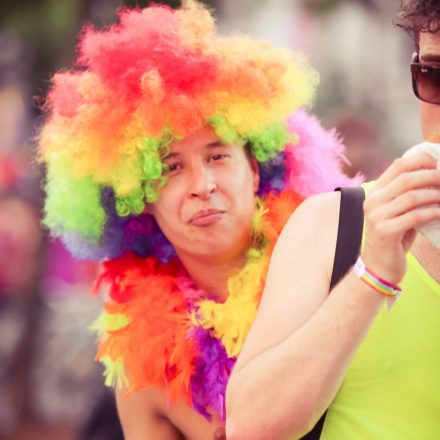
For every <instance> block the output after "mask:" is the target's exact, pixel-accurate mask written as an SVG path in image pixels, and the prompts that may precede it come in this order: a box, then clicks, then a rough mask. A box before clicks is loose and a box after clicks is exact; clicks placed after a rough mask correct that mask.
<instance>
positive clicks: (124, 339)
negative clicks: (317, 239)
mask: <svg viewBox="0 0 440 440" xmlns="http://www.w3.org/2000/svg"><path fill="white" fill-rule="evenodd" d="M302 200H303V198H302V197H301V196H299V195H298V194H297V193H295V192H289V191H286V192H283V193H280V194H279V195H275V194H270V195H269V196H267V197H266V198H265V199H264V200H263V201H262V202H261V203H259V204H258V209H257V210H256V213H255V216H254V224H253V230H254V234H253V244H252V245H251V247H250V249H249V251H248V258H247V262H246V264H245V266H244V267H243V268H242V269H241V270H240V271H239V272H238V273H237V274H236V275H234V276H232V277H231V278H230V279H229V281H228V291H229V292H228V297H227V299H226V301H225V302H224V303H218V302H216V301H215V300H214V299H212V298H210V296H209V294H208V293H206V292H204V291H201V290H197V289H196V288H195V286H194V285H193V283H192V282H191V280H190V279H189V278H188V277H187V276H186V275H185V271H184V269H183V268H182V267H181V265H180V264H179V262H178V260H177V259H174V260H172V261H170V263H168V264H163V263H161V262H160V261H158V260H157V259H155V258H153V257H148V258H146V259H142V258H140V257H138V256H135V255H134V254H127V255H125V256H124V257H121V258H118V259H115V260H110V261H107V262H106V263H104V271H103V273H102V275H101V276H100V278H99V280H98V282H97V288H99V287H100V286H102V285H103V284H105V285H107V286H109V295H110V300H109V301H108V302H107V303H106V305H105V311H104V312H103V314H102V315H101V316H100V317H99V318H98V320H97V321H96V323H95V324H94V328H95V329H96V330H97V331H98V332H99V334H100V336H101V342H100V346H99V351H98V355H97V359H98V360H100V361H101V362H102V363H103V364H104V366H105V376H106V384H107V385H119V386H122V387H125V388H126V389H127V394H130V393H133V392H135V391H137V390H139V389H141V388H144V387H159V388H161V389H163V390H166V392H167V394H168V397H169V399H170V400H171V401H174V400H176V399H184V400H185V401H186V402H188V403H189V404H192V405H193V407H194V409H195V410H196V411H198V412H199V413H201V414H202V415H204V416H205V417H207V418H208V419H210V418H211V417H212V415H213V414H216V415H217V416H218V417H220V418H224V416H225V413H224V403H225V391H226V384H227V382H228V378H229V375H230V373H231V370H232V367H233V366H234V363H235V360H236V357H237V355H238V354H239V352H240V350H241V348H242V346H243V342H244V339H245V338H246V335H247V333H248V331H249V328H250V326H251V324H252V322H253V321H254V319H255V315H256V312H257V308H258V303H259V299H260V295H261V292H262V289H263V286H264V282H265V278H266V272H267V268H268V264H269V257H270V254H271V252H272V249H273V246H274V244H275V241H276V239H277V237H278V235H279V233H280V231H281V229H282V227H283V225H284V224H285V222H286V220H287V219H288V217H289V216H290V214H291V213H292V212H293V210H294V209H295V208H296V206H298V204H299V203H301V201H302Z"/></svg>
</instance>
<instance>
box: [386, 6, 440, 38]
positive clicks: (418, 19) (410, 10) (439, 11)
mask: <svg viewBox="0 0 440 440" xmlns="http://www.w3.org/2000/svg"><path fill="white" fill-rule="evenodd" d="M394 23H395V25H396V26H398V27H400V28H402V29H404V30H405V31H407V32H409V33H410V34H411V35H412V36H413V38H414V41H415V43H416V46H418V40H419V34H420V32H439V31H440V0H402V1H401V7H400V11H399V13H398V14H397V16H396V17H395V19H394Z"/></svg>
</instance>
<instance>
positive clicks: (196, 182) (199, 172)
mask: <svg viewBox="0 0 440 440" xmlns="http://www.w3.org/2000/svg"><path fill="white" fill-rule="evenodd" d="M216 189H217V185H216V182H215V178H214V175H213V172H212V170H210V169H209V168H208V167H206V166H204V165H198V166H196V167H194V168H193V170H192V172H191V176H190V185H189V196H190V197H192V198H200V199H203V200H206V199H209V197H210V196H211V194H213V193H214V192H215V191H216Z"/></svg>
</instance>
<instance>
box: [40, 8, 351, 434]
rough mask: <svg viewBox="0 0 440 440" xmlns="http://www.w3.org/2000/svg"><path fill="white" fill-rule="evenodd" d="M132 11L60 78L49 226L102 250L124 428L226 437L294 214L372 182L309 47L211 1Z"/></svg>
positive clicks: (52, 133)
mask: <svg viewBox="0 0 440 440" xmlns="http://www.w3.org/2000/svg"><path fill="white" fill-rule="evenodd" d="M118 16H119V20H118V23H117V24H114V25H113V26H111V27H109V28H106V29H104V30H95V29H93V28H92V27H86V28H85V29H84V30H83V32H82V34H81V40H80V43H79V46H78V59H77V69H75V70H72V71H63V72H61V73H58V74H56V75H54V77H53V84H52V88H51V91H50V93H49V95H48V98H47V106H48V110H49V115H48V119H47V122H46V124H45V126H44V128H43V130H42V132H41V136H40V156H41V158H42V160H43V161H44V162H45V163H46V164H47V180H46V193H47V197H46V203H45V220H44V222H45V224H46V225H47V226H48V227H49V228H50V229H51V231H52V234H53V235H54V236H59V237H61V238H62V240H63V241H64V243H65V244H66V245H67V246H68V248H69V249H70V250H71V252H72V253H73V254H74V255H76V256H77V257H78V258H93V259H97V260H104V262H103V270H102V273H101V275H100V277H99V279H98V281H97V287H96V288H97V290H99V291H100V292H102V293H103V294H104V295H105V308H104V311H103V313H102V315H101V316H100V317H99V318H98V319H97V321H96V322H95V324H94V325H93V327H94V328H95V330H96V331H97V332H98V334H99V337H100V344H99V349H98V354H97V359H98V360H99V361H101V362H102V364H103V365H104V367H105V381H106V384H108V385H114V386H115V387H116V399H117V405H118V411H119V415H120V418H121V421H122V425H123V429H124V434H125V436H126V438H127V439H128V440H135V439H146V438H151V439H178V438H187V439H194V440H203V439H211V438H212V437H213V433H214V432H215V431H216V430H217V429H219V427H221V426H222V425H223V423H224V418H225V389H226V384H227V381H228V378H229V375H230V373H231V370H232V368H233V366H234V363H235V360H236V357H237V355H238V353H239V352H240V350H241V347H242V345H243V341H244V339H245V337H246V335H247V332H248V330H249V328H250V326H251V324H252V322H253V320H254V317H255V314H256V310H257V307H258V304H259V299H260V295H261V292H262V288H263V285H264V282H265V277H266V271H267V267H268V262H269V258H270V255H271V252H272V248H273V246H274V243H275V241H276V239H277V237H278V234H279V233H280V231H281V229H282V227H283V225H284V223H285V221H286V220H287V218H288V217H289V215H290V214H291V213H292V212H293V211H294V209H295V208H296V207H297V206H298V205H299V204H300V203H301V202H302V201H303V199H304V198H306V197H308V196H310V195H312V194H316V193H318V192H322V191H325V190H330V189H332V188H333V187H335V186H338V185H350V184H351V185H353V184H355V183H356V182H353V181H351V180H350V179H348V178H347V177H345V176H344V175H343V174H342V173H341V171H340V168H339V165H340V161H341V160H342V159H343V155H342V146H341V144H340V143H339V141H338V139H337V137H336V135H335V133H333V132H326V131H325V130H323V129H322V128H321V126H320V125H319V123H318V121H317V120H316V119H315V118H313V117H311V116H309V115H308V114H307V113H306V112H305V111H304V110H301V108H302V107H304V106H308V105H310V103H311V101H312V98H313V95H314V91H315V87H316V85H317V82H318V79H317V75H316V73H315V72H314V71H313V70H312V69H311V68H310V67H309V65H308V64H307V62H306V60H305V59H304V58H303V57H302V56H301V55H299V54H296V55H292V54H291V53H289V52H288V51H285V50H278V49H275V48H274V47H272V46H271V45H270V44H268V43H265V42H258V41H254V40H252V39H250V38H248V37H246V36H244V35H240V36H230V37H220V36H218V35H216V33H215V28H214V23H213V19H212V17H211V15H210V14H209V12H208V11H207V10H206V9H205V8H204V7H203V6H202V5H200V4H198V3H196V2H195V1H187V2H184V4H183V6H182V7H181V8H180V9H178V10H172V9H169V8H168V7H164V6H152V7H148V8H146V9H143V10H130V9H122V10H120V11H119V13H118ZM312 252H313V250H312Z"/></svg>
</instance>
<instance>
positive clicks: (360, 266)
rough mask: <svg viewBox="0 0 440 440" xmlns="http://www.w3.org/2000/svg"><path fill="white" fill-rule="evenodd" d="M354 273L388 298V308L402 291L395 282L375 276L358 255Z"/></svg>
mask: <svg viewBox="0 0 440 440" xmlns="http://www.w3.org/2000/svg"><path fill="white" fill-rule="evenodd" d="M354 273H355V274H356V275H357V276H358V277H359V279H361V280H362V281H363V282H364V283H365V284H367V285H368V286H370V287H371V288H372V289H373V290H375V291H376V292H378V293H380V294H381V295H383V296H385V297H386V298H387V300H388V308H391V306H392V305H393V303H394V301H395V300H396V299H397V298H398V297H399V295H400V294H401V293H402V289H401V288H400V287H399V286H396V285H395V284H392V283H390V282H388V281H386V280H384V279H383V278H380V277H379V276H377V275H376V274H375V273H374V272H373V271H372V270H371V269H369V268H368V267H367V266H365V263H364V262H363V260H362V258H361V257H360V256H359V257H358V259H357V261H356V264H355V265H354Z"/></svg>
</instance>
